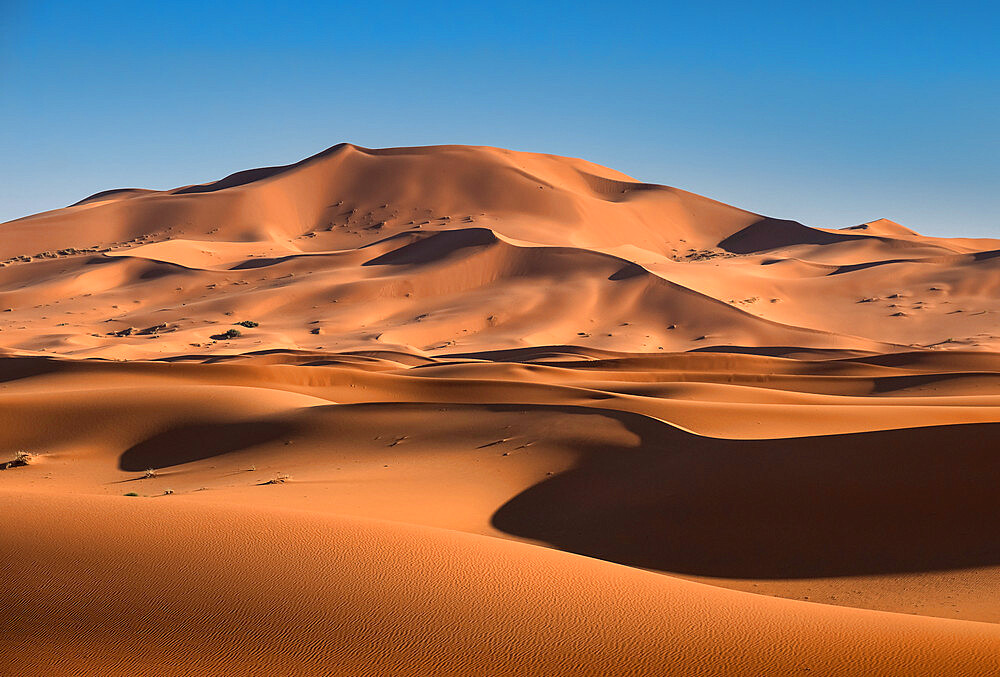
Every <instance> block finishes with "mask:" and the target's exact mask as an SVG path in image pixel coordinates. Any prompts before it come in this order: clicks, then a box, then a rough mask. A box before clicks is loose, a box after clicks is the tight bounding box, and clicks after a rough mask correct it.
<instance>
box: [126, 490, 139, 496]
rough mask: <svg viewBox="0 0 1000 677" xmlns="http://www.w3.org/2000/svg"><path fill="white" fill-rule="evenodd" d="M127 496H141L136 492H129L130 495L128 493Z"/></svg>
mask: <svg viewBox="0 0 1000 677" xmlns="http://www.w3.org/2000/svg"><path fill="white" fill-rule="evenodd" d="M125 495H126V496H138V495H139V494H137V493H135V492H134V491H130V492H128V493H127V494H125Z"/></svg>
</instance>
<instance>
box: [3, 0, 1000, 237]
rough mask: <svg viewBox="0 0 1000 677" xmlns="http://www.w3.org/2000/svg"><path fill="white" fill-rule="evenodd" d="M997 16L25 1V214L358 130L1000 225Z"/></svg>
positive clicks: (15, 40)
mask: <svg viewBox="0 0 1000 677" xmlns="http://www.w3.org/2000/svg"><path fill="white" fill-rule="evenodd" d="M283 4H288V5H290V6H289V7H283V6H281V5H283ZM998 36H1000V3H997V2H995V1H994V2H974V1H973V2H961V3H943V2H919V1H915V2H878V1H871V0H869V1H867V2H836V3H832V2H831V3H812V2H801V1H798V2H747V1H743V2H725V1H718V2H702V3H693V2H684V3H669V2H655V3H648V6H647V7H643V3H625V2H623V3H613V2H606V1H605V2H600V3H587V2H572V3H569V2H565V3H564V2H543V3H530V2H523V3H510V2H507V3H503V2H496V3H491V4H488V5H487V4H485V3H433V2H420V3H390V2H383V3H379V2H372V3H357V2H353V3H343V4H340V3H333V2H330V3H309V2H302V3H297V4H296V3H278V2H274V0H271V1H270V2H253V1H248V2H241V3H232V4H231V5H228V6H227V5H226V4H225V3H211V2H204V1H202V2H197V3H196V2H160V3H146V2H128V3H125V2H122V3H113V2H76V3H60V2H44V1H35V2H19V1H17V0H13V1H12V0H0V157H2V165H0V221H3V220H7V219H12V218H16V217H19V216H24V215H26V214H30V213H34V212H38V211H42V210H46V209H53V208H57V207H61V206H65V205H67V204H70V203H72V202H75V201H77V200H79V199H81V198H83V197H85V196H87V195H90V194H92V193H95V192H97V191H100V190H104V189H108V188H118V187H143V188H159V189H165V188H172V187H176V186H180V185H185V184H191V183H199V182H204V181H209V180H213V179H217V178H221V177H222V176H224V175H226V174H229V173H231V172H234V171H237V170H241V169H248V168H251V167H256V166H263V165H274V164H287V163H289V162H294V161H296V160H299V159H301V158H303V157H305V156H308V155H312V154H313V153H316V152H318V151H320V150H322V149H324V148H326V147H328V146H331V145H333V144H335V143H338V142H341V141H350V142H352V143H356V144H359V145H362V146H369V147H386V146H402V145H426V144H439V143H461V144H475V145H491V146H502V147H506V148H513V149H516V150H530V151H539V152H547V153H556V154H560V155H570V156H575V157H583V158H586V159H588V160H592V161H594V162H598V163H600V164H604V165H608V166H611V167H614V168H615V169H618V170H620V171H623V172H625V173H627V174H631V175H632V176H635V177H637V178H639V179H641V180H644V181H650V182H655V183H664V184H668V185H673V186H678V187H680V188H684V189H687V190H691V191H694V192H696V193H700V194H702V195H707V196H709V197H713V198H716V199H719V200H722V201H724V202H728V203H731V204H735V205H738V206H740V207H744V208H746V209H750V210H753V211H756V212H761V213H764V214H767V215H770V216H776V217H781V218H793V219H796V220H799V221H802V222H804V223H807V224H809V225H813V226H822V227H840V226H847V225H852V224H857V223H861V222H863V221H868V220H872V219H875V218H879V217H887V218H891V219H893V220H896V221H899V222H901V223H903V224H904V225H907V226H909V227H911V228H915V229H916V230H918V231H921V232H924V233H926V234H932V235H951V236H956V235H966V236H979V237H1000V39H998Z"/></svg>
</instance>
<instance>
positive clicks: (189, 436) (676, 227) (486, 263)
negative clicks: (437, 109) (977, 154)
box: [0, 144, 1000, 675]
mask: <svg viewBox="0 0 1000 677" xmlns="http://www.w3.org/2000/svg"><path fill="white" fill-rule="evenodd" d="M998 252H1000V240H986V239H983V240H974V239H961V238H952V239H945V238H932V237H925V236H922V235H919V234H917V233H914V232H913V231H911V230H909V229H907V228H905V227H904V226H901V225H899V224H896V223H893V222H892V221H888V220H886V219H879V220H876V221H872V222H869V223H865V224H860V225H855V226H851V227H849V228H843V229H830V228H814V227H810V226H807V225H805V224H801V223H798V222H796V221H791V220H786V219H779V218H773V217H769V216H764V215H760V214H754V213H751V212H748V211H745V210H742V209H739V208H736V207H732V206H729V205H726V204H723V203H720V202H717V201H714V200H711V199H708V198H704V197H700V196H698V195H694V194H692V193H687V192H685V191H681V190H678V189H674V188H670V187H667V186H659V185H654V184H649V183H642V182H639V181H636V180H635V179H633V178H631V177H629V176H626V175H624V174H621V173H620V172H617V171H614V170H612V169H608V168H604V167H600V166H598V165H594V164H592V163H589V162H586V161H583V160H577V159H571V158H564V157H556V156H551V155H540V154H532V153H519V152H513V151H507V150H502V149H497V148H485V147H463V146H439V147H428V148H393V149H367V148H360V147H357V146H353V145H350V144H340V145H337V146H334V147H332V148H330V149H328V150H326V151H324V152H322V153H320V154H318V155H316V156H313V157H311V158H307V159H305V160H303V161H301V162H298V163H295V164H291V165H286V166H276V167H267V168H260V169H252V170H247V171H241V172H237V173H234V174H232V175H230V176H227V177H224V178H222V179H220V180H216V181H208V182H205V183H199V184H195V185H190V186H185V187H181V188H177V189H174V190H166V191H151V190H142V189H121V190H108V191H102V192H100V193H97V194H95V195H92V196H90V197H89V198H86V199H84V200H81V201H80V202H78V203H76V204H74V205H71V206H69V207H66V208H64V209H58V210H55V211H51V212H46V213H43V214H38V215H35V216H30V217H26V218H24V219H19V220H16V221H11V222H8V223H4V224H0V264H2V265H0V507H2V508H3V510H4V514H5V516H6V519H7V522H6V528H4V529H0V553H2V556H0V576H2V577H3V579H4V581H5V585H4V586H3V587H2V588H0V609H3V610H4V611H5V612H6V613H0V625H3V626H4V633H3V634H2V636H3V637H5V638H6V639H7V642H8V645H9V646H10V647H12V650H11V651H4V652H0V654H2V655H0V674H53V675H61V674H65V675H79V674H94V675H117V674H123V675H124V674H178V675H180V674H233V675H246V674H303V675H312V674H317V675H319V674H350V675H355V674H356V675H386V674H400V675H421V674H456V675H464V674H469V675H483V674H490V675H492V674H497V675H501V674H509V675H527V674H539V675H542V674H544V675H554V674H566V675H578V674H593V675H615V674H623V675H624V674H629V675H633V674H644V675H645V674H648V675H664V674H672V675H673V674H678V675H688V674H689V675H714V674H719V675H731V674H748V675H762V674H766V675H798V674H804V673H806V672H807V671H808V672H810V673H811V674H837V675H870V674H879V675H922V674H936V675H937V674H940V675H950V674H954V675H970V674H983V675H986V674H1000V664H998V663H997V656H1000V625H998V623H1000V596H998V593H997V591H998V590H1000V545H998V544H1000V534H998V533H997V528H998V527H997V523H996V520H994V519H992V516H993V515H995V514H997V513H998V512H1000V491H997V487H998V485H1000V455H998V453H997V450H998V449H1000V353H998V352H997V351H996V349H997V346H998V345H1000V331H998V324H997V318H998V317H1000V256H998V255H997V253H998ZM682 579H687V580H682ZM749 593H756V594H749ZM816 602H819V603H816ZM845 607H853V608H845Z"/></svg>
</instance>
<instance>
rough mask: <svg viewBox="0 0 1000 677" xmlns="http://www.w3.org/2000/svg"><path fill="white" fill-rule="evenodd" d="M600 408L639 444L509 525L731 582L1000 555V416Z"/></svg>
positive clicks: (588, 461)
mask: <svg viewBox="0 0 1000 677" xmlns="http://www.w3.org/2000/svg"><path fill="white" fill-rule="evenodd" d="M573 409H576V411H575V412H573V413H579V414H584V413H587V414H591V415H592V414H593V413H594V411H595V410H594V409H582V410H581V409H578V408H575V407H570V408H564V411H569V410H573ZM598 411H601V412H602V413H603V414H605V415H607V416H610V417H613V418H615V419H618V420H619V421H620V422H621V423H622V424H623V425H624V426H625V427H626V428H627V429H629V430H630V431H631V432H632V433H634V434H636V435H637V436H638V437H639V438H640V440H641V442H640V444H639V445H638V446H635V447H602V448H591V449H584V450H583V451H582V455H581V457H580V459H579V462H578V464H577V466H576V467H575V468H573V469H571V470H569V471H566V472H563V473H561V474H559V475H556V476H554V477H552V478H550V479H547V480H545V481H543V482H541V483H539V484H537V485H535V486H532V487H530V488H529V489H527V490H525V491H523V492H521V493H520V494H519V495H517V496H515V497H514V498H512V499H511V500H510V501H508V502H507V503H506V504H505V505H503V506H502V507H501V508H500V509H499V510H497V511H496V513H495V514H494V515H493V517H492V524H493V526H494V527H496V528H497V529H500V530H501V531H504V532H506V533H509V534H513V535H516V536H521V537H524V538H530V539H535V540H540V541H545V542H548V543H550V544H552V545H554V546H555V547H558V548H560V549H563V550H567V551H571V552H575V553H578V554H581V555H588V556H591V557H596V558H600V559H604V560H610V561H613V562H619V563H622V564H627V565H631V566H639V567H646V568H651V569H658V570H661V571H668V572H677V573H687V574H698V575H706V576H720V577H731V578H803V577H822V576H847V575H863V574H878V573H890V572H916V571H928V570H941V569H953V568H961V567H973V566H983V565H991V564H998V563H1000V522H998V521H997V519H996V515H997V514H1000V424H973V425H953V426H937V427H930V428H915V429H908V430H890V431H885V432H872V433H861V434H847V435H827V436H822V437H803V438H793V439H776V440H723V439H713V438H707V437H701V436H698V435H694V434H689V433H686V432H684V431H681V430H679V429H676V428H674V427H672V426H669V425H666V424H663V423H660V422H658V421H655V420H653V419H649V418H647V417H643V416H640V415H636V414H629V413H623V412H617V411H608V410H598Z"/></svg>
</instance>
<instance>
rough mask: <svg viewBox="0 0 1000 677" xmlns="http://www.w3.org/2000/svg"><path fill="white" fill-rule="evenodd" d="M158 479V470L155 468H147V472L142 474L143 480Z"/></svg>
mask: <svg viewBox="0 0 1000 677" xmlns="http://www.w3.org/2000/svg"><path fill="white" fill-rule="evenodd" d="M154 477H156V470H154V469H153V468H146V472H144V473H142V479H144V480H149V479H153V478H154Z"/></svg>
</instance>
